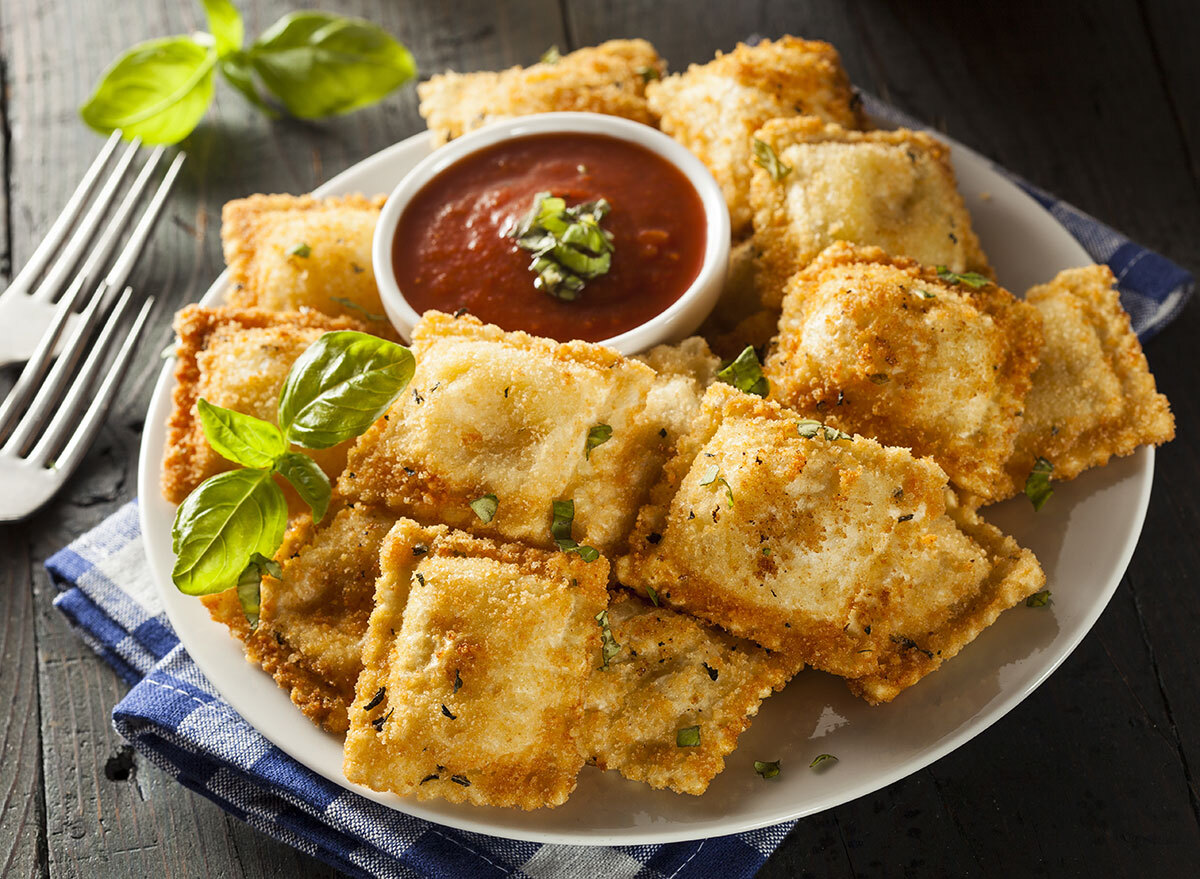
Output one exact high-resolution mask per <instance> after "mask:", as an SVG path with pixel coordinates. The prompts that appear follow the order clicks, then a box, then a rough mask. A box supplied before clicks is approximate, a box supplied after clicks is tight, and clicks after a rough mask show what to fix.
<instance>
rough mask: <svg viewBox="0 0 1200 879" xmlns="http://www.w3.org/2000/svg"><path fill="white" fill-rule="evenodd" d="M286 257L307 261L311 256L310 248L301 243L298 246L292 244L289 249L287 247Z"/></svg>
mask: <svg viewBox="0 0 1200 879" xmlns="http://www.w3.org/2000/svg"><path fill="white" fill-rule="evenodd" d="M287 255H288V256H298V257H300V258H301V259H308V258H309V257H310V256H312V248H311V247H309V246H308V245H307V244H305V243H304V242H303V241H301V242H299V243H298V244H293V245H292V246H291V247H289V248H288V251H287Z"/></svg>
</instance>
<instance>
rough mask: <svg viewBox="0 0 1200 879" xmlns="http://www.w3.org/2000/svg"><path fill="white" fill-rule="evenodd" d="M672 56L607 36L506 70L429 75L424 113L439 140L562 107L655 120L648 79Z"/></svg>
mask: <svg viewBox="0 0 1200 879" xmlns="http://www.w3.org/2000/svg"><path fill="white" fill-rule="evenodd" d="M666 67H667V65H666V62H665V61H663V60H662V59H661V58H660V57H659V56H658V52H656V51H655V50H654V47H653V46H652V45H650V43H648V42H646V41H645V40H609V41H608V42H606V43H601V44H600V45H599V46H594V47H588V48H585V49H579V50H577V51H575V52H571V53H570V54H569V55H563V56H562V57H561V58H559V59H558V60H557V61H555V62H554V63H545V62H541V63H538V64H533V65H530V66H529V67H510V68H509V69H508V70H501V71H482V72H479V73H467V74H462V73H454V72H452V71H448V72H446V73H440V74H437V75H436V76H432V77H430V79H429V81H428V82H423V83H421V84H420V85H418V86H417V95H418V96H419V97H420V99H421V104H420V112H421V116H422V117H424V119H425V122H426V124H427V125H428V126H429V130H430V131H431V132H432V133H433V141H434V146H441V145H442V144H444V143H446V142H447V141H449V140H453V139H454V138H456V137H458V136H459V135H462V134H465V133H466V132H468V131H473V130H474V129H476V128H481V127H483V126H484V125H487V124H488V123H489V122H497V121H499V120H501V119H510V118H512V117H514V116H527V115H529V114H530V113H549V112H558V111H563V110H571V111H580V112H587V113H604V114H606V115H608V116H623V117H625V118H626V119H632V120H634V121H635V122H644V123H646V124H647V125H653V124H654V121H655V120H654V115H653V114H652V113H651V111H650V109H649V107H648V106H647V105H646V99H645V89H646V81H647V79H651V78H654V77H655V76H661V75H662V74H663V73H664V72H665V71H666Z"/></svg>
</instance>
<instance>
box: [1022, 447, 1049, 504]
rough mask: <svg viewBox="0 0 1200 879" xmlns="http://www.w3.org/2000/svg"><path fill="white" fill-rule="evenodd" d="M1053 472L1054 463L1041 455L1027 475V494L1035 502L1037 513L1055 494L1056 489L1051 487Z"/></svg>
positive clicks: (1032, 502)
mask: <svg viewBox="0 0 1200 879" xmlns="http://www.w3.org/2000/svg"><path fill="white" fill-rule="evenodd" d="M1053 472H1054V465H1053V464H1052V463H1050V462H1049V461H1047V460H1046V459H1045V458H1042V457H1039V458H1038V459H1037V460H1036V461H1034V462H1033V469H1032V470H1030V471H1029V475H1028V476H1027V477H1025V496H1026V497H1027V498H1029V502H1030V503H1031V504H1033V510H1034V512H1035V513H1036V512H1040V511H1041V509H1042V507H1044V506H1045V505H1046V501H1048V500H1050V496H1051V495H1052V494H1054V489H1053V488H1051V487H1050V474H1051V473H1053Z"/></svg>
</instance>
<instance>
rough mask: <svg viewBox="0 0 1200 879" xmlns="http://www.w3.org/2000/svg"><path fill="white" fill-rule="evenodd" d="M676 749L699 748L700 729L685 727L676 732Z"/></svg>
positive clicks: (697, 727)
mask: <svg viewBox="0 0 1200 879" xmlns="http://www.w3.org/2000/svg"><path fill="white" fill-rule="evenodd" d="M675 747H677V748H699V747H700V727H699V726H685V727H682V728H680V729H677V730H675Z"/></svg>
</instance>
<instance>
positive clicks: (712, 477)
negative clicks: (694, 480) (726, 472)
mask: <svg viewBox="0 0 1200 879" xmlns="http://www.w3.org/2000/svg"><path fill="white" fill-rule="evenodd" d="M720 472H721V468H720V467H718V466H717V465H716V464H709V465H708V469H707V470H705V471H704V475H703V476H701V477H700V484H701V485H711V484H712V483H713V482H715V481H716V479H717V474H718V473H720Z"/></svg>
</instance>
